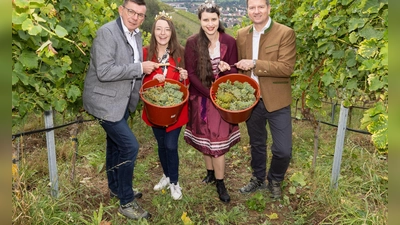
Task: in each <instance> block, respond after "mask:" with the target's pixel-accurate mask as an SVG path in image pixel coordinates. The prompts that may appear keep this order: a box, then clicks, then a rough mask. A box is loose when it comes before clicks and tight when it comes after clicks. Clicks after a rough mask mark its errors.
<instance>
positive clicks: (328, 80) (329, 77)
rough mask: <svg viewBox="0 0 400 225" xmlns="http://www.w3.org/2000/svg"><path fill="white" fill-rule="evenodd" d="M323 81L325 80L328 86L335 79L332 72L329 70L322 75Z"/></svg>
mask: <svg viewBox="0 0 400 225" xmlns="http://www.w3.org/2000/svg"><path fill="white" fill-rule="evenodd" d="M321 81H322V82H324V84H325V86H328V85H329V84H331V83H333V82H334V81H335V80H334V79H333V77H332V74H331V73H330V72H327V73H325V74H324V75H323V76H322V77H321Z"/></svg>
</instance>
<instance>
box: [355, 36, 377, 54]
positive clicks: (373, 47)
mask: <svg viewBox="0 0 400 225" xmlns="http://www.w3.org/2000/svg"><path fill="white" fill-rule="evenodd" d="M377 53H378V47H377V41H376V39H370V40H364V41H362V42H361V43H360V48H359V49H358V54H360V55H361V56H362V57H364V58H367V59H368V58H371V57H374V56H375V55H376V54H377Z"/></svg>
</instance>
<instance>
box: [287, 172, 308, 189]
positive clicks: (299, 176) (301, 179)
mask: <svg viewBox="0 0 400 225" xmlns="http://www.w3.org/2000/svg"><path fill="white" fill-rule="evenodd" d="M289 180H290V181H291V182H293V185H294V186H299V185H300V186H302V187H304V186H306V181H305V176H304V174H303V173H302V172H298V173H294V174H293V175H292V176H291V177H290V178H289Z"/></svg>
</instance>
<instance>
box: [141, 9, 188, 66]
mask: <svg viewBox="0 0 400 225" xmlns="http://www.w3.org/2000/svg"><path fill="white" fill-rule="evenodd" d="M158 20H165V21H167V23H168V26H169V28H170V29H171V38H170V40H169V42H168V49H169V54H170V55H171V56H172V58H173V59H174V61H175V63H176V65H177V66H178V67H182V68H184V67H185V62H184V60H183V58H184V57H183V55H184V51H185V50H184V48H183V47H182V46H181V45H180V44H179V42H178V36H177V34H176V29H175V26H174V24H173V23H172V21H171V20H170V19H167V18H165V17H161V18H160V19H158ZM158 20H156V21H154V23H153V26H152V28H151V34H152V35H151V38H150V45H149V46H148V54H147V60H152V59H153V57H154V56H155V57H156V58H157V55H158V50H157V40H156V37H155V35H154V31H155V29H156V23H157V21H158ZM178 58H180V61H178Z"/></svg>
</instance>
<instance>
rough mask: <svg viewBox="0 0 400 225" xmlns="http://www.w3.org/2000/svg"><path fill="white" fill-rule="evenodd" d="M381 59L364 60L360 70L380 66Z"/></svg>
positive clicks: (370, 69)
mask: <svg viewBox="0 0 400 225" xmlns="http://www.w3.org/2000/svg"><path fill="white" fill-rule="evenodd" d="M378 64H379V61H378V60H376V59H368V60H363V61H362V63H361V66H360V67H359V68H358V69H359V70H365V71H372V70H374V69H376V68H377V67H378Z"/></svg>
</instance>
